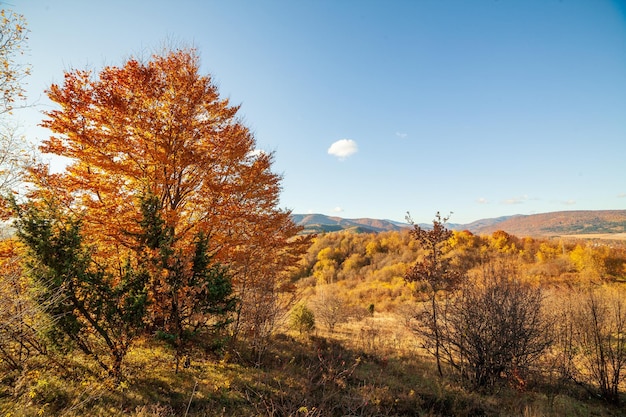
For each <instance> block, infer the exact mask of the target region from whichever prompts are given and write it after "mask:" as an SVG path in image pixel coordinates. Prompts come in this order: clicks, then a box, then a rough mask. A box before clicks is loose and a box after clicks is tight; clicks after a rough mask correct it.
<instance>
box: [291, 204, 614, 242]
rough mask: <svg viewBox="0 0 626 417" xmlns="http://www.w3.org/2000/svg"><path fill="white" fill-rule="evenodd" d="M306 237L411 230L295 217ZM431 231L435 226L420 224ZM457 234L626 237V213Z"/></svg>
mask: <svg viewBox="0 0 626 417" xmlns="http://www.w3.org/2000/svg"><path fill="white" fill-rule="evenodd" d="M292 217H293V220H294V222H295V223H296V224H298V225H301V226H303V227H304V231H303V232H304V233H324V232H334V231H339V230H350V231H353V232H355V233H378V232H385V231H390V230H402V229H406V228H410V227H411V226H410V225H409V224H407V223H401V222H394V221H391V220H380V219H368V218H362V219H344V218H341V217H333V216H325V215H323V214H293V215H292ZM420 226H421V227H425V228H428V227H431V226H432V224H420ZM448 227H449V228H450V229H453V230H469V231H470V232H472V233H474V234H491V233H493V232H495V231H496V230H504V231H505V232H507V233H510V234H512V235H515V236H519V237H523V236H536V237H540V236H565V235H567V236H571V235H616V236H617V235H620V234H621V236H626V210H576V211H557V212H552V213H541V214H530V215H522V214H518V215H514V216H504V217H497V218H492V219H481V220H477V221H475V222H472V223H468V224H457V223H449V224H448Z"/></svg>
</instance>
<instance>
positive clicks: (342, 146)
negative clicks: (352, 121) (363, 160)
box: [328, 139, 359, 160]
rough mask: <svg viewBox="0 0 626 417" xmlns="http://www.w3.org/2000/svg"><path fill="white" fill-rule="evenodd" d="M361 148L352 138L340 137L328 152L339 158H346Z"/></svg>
mask: <svg viewBox="0 0 626 417" xmlns="http://www.w3.org/2000/svg"><path fill="white" fill-rule="evenodd" d="M358 150H359V148H358V146H357V144H356V142H355V141H353V140H352V139H340V140H338V141H337V142H335V143H333V144H332V145H330V148H328V153H329V154H330V155H334V156H336V157H337V158H339V160H344V159H346V158H347V157H349V156H350V155H354V154H355V153H357V151H358Z"/></svg>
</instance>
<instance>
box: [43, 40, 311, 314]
mask: <svg viewBox="0 0 626 417" xmlns="http://www.w3.org/2000/svg"><path fill="white" fill-rule="evenodd" d="M199 66H200V63H199V57H198V56H197V54H196V52H195V51H194V50H192V49H180V50H171V51H165V52H164V53H163V54H161V55H154V56H153V57H152V59H151V60H149V61H148V62H142V61H140V60H138V59H135V58H131V59H129V60H128V61H127V62H126V63H125V64H124V65H123V66H121V67H117V66H109V67H105V68H104V69H102V70H101V71H100V73H99V74H98V76H97V77H95V76H94V74H93V73H91V72H90V71H82V70H74V71H70V72H67V73H65V78H64V82H63V84H62V85H58V84H53V85H52V86H51V87H50V89H49V90H48V92H47V93H48V96H49V97H50V99H51V100H52V101H53V102H55V103H56V104H58V105H59V107H60V108H59V109H55V110H51V111H49V112H46V113H45V114H46V116H47V118H46V119H45V120H44V121H43V123H42V126H44V127H47V128H49V129H50V130H51V131H52V132H53V133H54V135H53V136H52V137H50V138H49V139H47V140H45V141H44V142H43V144H42V146H41V150H42V151H43V152H44V153H51V154H56V155H59V156H63V157H66V158H69V159H70V161H71V162H70V163H69V165H68V166H67V167H66V169H65V172H63V173H61V174H51V173H50V172H49V171H48V169H47V168H46V167H41V166H40V167H38V168H36V169H33V170H32V174H33V182H34V183H35V184H36V186H37V187H36V188H35V191H34V193H33V197H35V196H37V195H38V194H42V193H53V194H54V195H55V196H56V198H57V200H60V201H62V202H63V204H64V205H65V206H66V208H67V209H69V210H71V211H74V212H77V213H80V215H81V220H82V221H81V225H82V234H83V239H84V241H85V243H86V245H88V246H89V247H91V248H92V257H93V259H94V260H95V262H97V263H98V264H99V265H104V266H105V267H106V270H107V272H109V273H116V271H118V272H117V273H118V274H119V273H120V272H119V271H123V269H124V265H125V264H126V263H127V262H129V260H131V262H135V263H137V262H140V261H141V260H142V259H143V260H146V259H148V260H150V261H149V262H148V263H150V262H151V264H152V271H151V282H150V292H151V297H152V299H153V310H154V311H153V312H152V314H153V316H155V317H156V318H155V320H156V321H158V320H157V319H158V318H159V317H160V320H161V321H167V320H169V319H171V318H172V315H174V314H175V313H176V312H178V313H180V311H182V309H183V308H186V307H189V308H191V306H190V304H191V305H193V297H191V296H190V294H193V293H194V288H193V287H194V286H193V285H192V281H193V280H192V279H191V278H190V277H192V276H193V271H192V269H193V260H194V259H195V258H194V257H195V256H196V255H197V254H196V253H195V252H194V251H195V250H196V249H197V248H198V244H199V240H198V239H199V238H200V237H201V239H202V242H203V243H202V245H203V247H204V249H205V251H206V253H207V254H210V255H211V256H210V257H211V262H219V263H221V264H225V265H227V266H228V267H229V270H230V271H231V275H232V280H233V283H234V284H235V286H236V288H241V287H242V286H244V284H245V287H246V288H250V287H251V286H254V285H259V286H262V285H263V284H264V282H266V281H267V280H268V279H269V278H268V276H267V275H268V274H270V272H267V271H266V272H264V273H262V274H252V275H251V271H261V270H263V269H264V268H265V269H267V267H268V266H270V265H271V266H272V271H271V274H273V275H274V276H276V275H280V274H281V273H283V272H284V270H285V269H287V268H288V267H290V266H291V263H295V257H296V255H298V254H300V253H301V252H302V250H303V248H302V246H301V242H300V240H299V239H297V238H294V236H295V235H296V233H297V232H298V228H297V227H295V225H294V224H293V222H292V221H291V218H290V216H289V212H288V211H285V210H281V209H279V208H278V199H279V193H280V189H281V188H280V182H281V177H280V176H279V175H277V174H275V173H273V172H272V171H271V165H272V162H273V155H272V154H267V153H264V152H258V151H257V150H256V142H255V139H254V136H253V135H252V133H251V132H250V130H249V129H248V128H247V127H246V126H245V125H243V124H242V122H241V121H240V120H239V118H238V117H237V112H238V110H239V107H238V106H232V105H230V103H229V101H228V100H227V99H222V98H220V96H219V93H218V91H217V88H216V86H215V85H214V84H213V82H212V80H211V78H210V76H206V75H201V74H200V71H199V70H200V68H199ZM146 201H148V202H149V203H150V207H146V206H145V203H146ZM146 208H148V209H149V210H148V212H151V211H152V214H151V215H150V216H148V217H150V218H151V221H152V226H151V227H153V229H154V230H153V232H154V234H153V235H152V237H153V238H155V239H156V242H158V244H154V245H149V244H146V238H147V234H146V228H145V227H146V224H145V221H146ZM142 222H143V223H142ZM148 226H149V225H148ZM148 229H149V228H148ZM163 245H165V246H163ZM164 247H166V250H165V252H166V253H165V252H164V249H163V248H164ZM259 253H261V254H262V256H256V255H257V254H259ZM253 254H254V256H253ZM184 277H187V278H184ZM174 278H176V279H174ZM173 280H174V281H175V282H173ZM176 280H182V281H180V282H178V281H176ZM259 280H263V281H264V282H258V281H259ZM252 281H254V282H252ZM201 290H202V289H201V288H196V291H195V293H196V294H201Z"/></svg>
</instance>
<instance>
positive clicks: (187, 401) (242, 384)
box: [0, 12, 626, 416]
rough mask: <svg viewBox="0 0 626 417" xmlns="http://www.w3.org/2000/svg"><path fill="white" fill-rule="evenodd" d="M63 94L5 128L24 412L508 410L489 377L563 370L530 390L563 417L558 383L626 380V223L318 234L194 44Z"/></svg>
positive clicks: (16, 371)
mask: <svg viewBox="0 0 626 417" xmlns="http://www.w3.org/2000/svg"><path fill="white" fill-rule="evenodd" d="M3 17H4V19H5V20H4V23H3V25H4V31H3V32H2V33H1V34H0V36H2V39H1V40H2V42H0V48H1V49H0V50H1V51H2V53H0V60H2V61H3V62H4V63H5V65H4V67H5V68H6V69H8V71H7V72H5V73H0V77H4V78H2V80H0V101H2V100H4V101H3V105H4V107H2V109H5V110H0V112H1V113H2V114H1V116H2V123H4V127H7V129H8V128H9V127H10V110H12V109H13V108H14V106H15V105H16V103H17V102H18V101H19V99H20V96H21V94H22V90H21V87H20V80H21V78H22V76H25V75H26V74H27V72H28V69H27V68H24V67H20V66H16V64H15V61H14V58H12V55H11V53H13V52H15V51H17V50H18V49H19V48H18V45H21V44H22V43H23V42H25V40H26V39H25V38H24V35H23V28H24V22H23V19H22V18H21V17H20V16H17V15H13V14H8V13H6V12H3ZM2 89H3V90H2ZM46 94H47V96H48V97H49V98H50V100H51V101H52V102H53V103H54V108H53V109H51V110H47V111H45V112H44V113H43V120H42V122H41V126H43V127H45V128H47V129H48V130H49V132H50V136H49V137H48V138H47V139H44V140H43V141H42V142H41V144H40V146H39V150H38V153H33V154H28V155H27V156H24V154H23V153H20V151H19V146H17V147H16V143H19V142H16V141H15V135H11V134H9V133H7V132H9V130H10V129H8V130H4V132H5V133H3V134H2V147H1V148H0V152H2V153H3V155H1V156H2V157H3V158H2V159H0V164H3V165H2V171H0V174H1V176H2V178H1V180H2V181H0V186H1V187H2V192H3V205H2V213H3V216H4V219H5V220H6V221H7V222H10V224H11V226H12V229H10V232H9V233H6V235H5V236H4V238H3V240H2V241H1V242H0V299H1V300H2V304H1V305H0V318H1V320H0V321H1V323H0V368H1V369H2V373H3V378H2V380H1V381H0V386H1V387H2V390H1V391H0V405H1V406H2V407H3V408H4V407H6V408H7V409H8V408H13V409H15V410H17V411H16V414H12V415H19V416H22V415H24V416H26V415H36V414H39V415H42V413H43V414H46V415H55V414H64V415H84V413H87V412H88V410H98V411H97V413H98V415H129V414H132V413H134V414H132V415H138V416H139V415H155V416H156V415H187V414H188V413H191V414H189V415H285V416H287V415H309V416H314V415H315V416H326V415H329V416H330V415H347V414H351V415H357V412H358V413H360V414H359V415H418V414H419V415H451V414H458V415H498V414H497V409H498V407H497V406H489V405H485V404H482V403H483V402H484V401H483V400H482V399H481V398H477V397H475V396H474V397H473V395H484V396H485V397H483V398H493V397H491V395H492V394H493V392H497V390H498V389H506V390H510V391H507V392H511V393H517V394H519V395H522V393H526V392H534V393H536V396H537V397H539V395H540V394H539V393H541V392H542V390H543V391H546V392H547V391H549V392H550V394H549V395H548V394H546V395H548V396H547V397H546V399H545V400H544V399H536V400H533V401H535V402H534V403H533V402H532V401H531V400H527V401H528V402H529V404H535V405H534V407H537V409H539V408H541V409H542V410H547V411H546V412H547V413H552V414H543V415H560V414H559V413H560V411H562V410H563V409H564V408H559V407H566V406H565V405H561V406H559V405H558V404H557V401H556V398H557V397H558V398H561V399H563V401H569V402H570V403H568V405H567V407H575V406H577V405H578V404H581V403H584V401H585V398H588V397H589V396H590V395H592V396H593V398H594V399H597V401H598V404H601V405H600V406H598V405H597V404H594V405H593V406H594V407H609V408H607V409H608V410H613V408H610V407H616V404H620V403H621V402H622V401H623V400H624V397H623V392H624V389H625V388H626V387H625V384H626V382H625V381H624V376H623V373H624V372H626V305H625V303H626V293H625V290H624V282H626V247H625V246H624V245H623V244H619V243H617V242H608V243H607V242H604V243H602V244H598V243H596V242H591V241H588V242H585V241H582V240H575V239H560V240H559V239H538V238H533V237H525V236H519V237H518V236H513V235H509V234H507V233H505V232H502V231H499V232H496V233H493V234H490V235H484V236H481V235H474V234H472V233H470V232H468V231H451V230H449V229H448V228H447V227H446V222H447V220H448V219H447V218H445V217H442V216H441V215H440V214H439V213H437V214H436V215H435V218H434V220H433V225H432V228H422V227H420V226H419V225H416V224H415V225H413V227H412V228H411V229H410V230H405V231H397V232H385V233H378V234H359V233H351V232H347V231H341V232H333V233H323V234H319V235H305V234H301V233H300V232H301V228H300V227H298V226H297V225H296V224H295V223H294V222H293V220H292V217H291V212H290V211H289V210H287V209H281V208H280V207H279V206H278V205H279V197H280V192H281V180H282V178H281V176H280V175H278V174H277V173H275V172H273V171H272V163H273V155H272V154H271V153H266V152H263V151H260V150H258V149H257V148H256V142H255V138H254V135H253V134H252V132H251V131H250V129H249V128H248V127H247V126H246V125H245V124H244V123H243V122H242V116H241V112H240V110H241V109H240V107H239V106H237V105H233V104H231V103H230V102H229V100H228V99H225V98H223V97H222V96H221V95H220V93H219V92H218V89H217V87H216V85H215V83H214V82H213V80H212V78H211V76H209V75H204V74H202V73H201V71H200V57H199V56H198V53H197V51H196V50H194V49H186V48H180V49H177V48H173V49H166V50H164V51H162V52H161V53H158V54H155V55H153V56H152V57H150V58H149V59H139V58H130V59H128V60H127V61H126V62H124V63H123V64H122V65H121V66H107V67H104V68H102V69H101V70H99V71H88V70H81V69H73V70H69V71H67V72H66V73H65V74H64V77H63V81H62V83H58V84H52V85H51V86H50V87H49V88H48V89H47V91H46ZM3 97H4V98H3ZM16 155H22V156H20V157H19V158H18V157H17V156H16ZM42 155H43V156H46V157H49V156H51V155H53V156H56V157H63V158H65V160H67V161H68V163H67V165H66V166H65V168H64V170H62V171H61V172H53V170H51V169H50V167H49V165H48V164H46V163H43V162H42V161H43V160H44V158H43V157H42ZM6 161H10V162H6ZM16 161H19V164H18V163H17V162H16ZM18 167H19V169H18ZM18 173H19V175H18ZM425 364H426V365H425ZM428 367H430V368H428ZM149 369H151V370H149ZM425 369H430V370H429V371H428V372H430V373H428V372H427V371H426V370H425ZM418 374H419V375H429V377H428V378H432V379H431V381H439V382H436V383H427V382H425V379H420V378H422V377H420V378H417V377H416V375H418ZM190 381H193V382H194V384H192V385H191V387H193V391H191V387H190V386H189V385H188V384H189V383H190ZM441 381H448V382H441ZM185 384H187V385H185ZM437 384H440V385H437ZM449 384H452V385H454V386H458V387H459V388H458V389H456V388H455V389H450V390H449V389H447V388H446V389H431V388H432V387H433V386H434V385H437V386H438V387H440V388H441V387H444V386H448V385H449ZM81 386H82V387H87V388H86V389H82V391H81V388H80V387H81ZM179 388H180V389H181V390H182V392H181V391H177V389H179ZM88 391H93V392H98V393H99V394H98V395H97V396H96V395H92V396H90V394H89V393H88ZM474 391H476V392H478V393H480V394H471V393H473V392H474ZM550 395H551V396H550ZM529 398H530V397H529ZM542 398H543V397H542ZM571 404H574V405H571ZM146 407H148V408H146ZM464 407H465V408H464ZM480 407H486V408H481V409H480V410H482V414H472V413H478V411H479V408H480ZM506 407H510V408H508V409H507V410H508V411H507V412H511V413H513V414H515V413H522V412H523V411H524V410H523V409H519V406H518V405H516V404H514V403H507V404H506ZM516 407H518V408H516ZM568 409H569V408H568ZM20 410H23V411H20ZM190 410H191V411H190ZM215 410H220V411H215ZM471 410H473V411H471ZM526 410H528V408H526ZM602 410H605V408H602ZM81 413H82V414H81ZM176 413H178V414H176ZM194 413H195V414H194ZM220 413H221V414H220ZM94 415H95V414H94ZM520 415H521V414H520ZM524 415H529V414H528V413H526V414H524ZM537 415H539V414H537Z"/></svg>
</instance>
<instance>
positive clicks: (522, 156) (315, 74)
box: [3, 0, 626, 223]
mask: <svg viewBox="0 0 626 417" xmlns="http://www.w3.org/2000/svg"><path fill="white" fill-rule="evenodd" d="M3 3H5V7H7V8H12V9H13V10H15V11H17V12H18V13H21V14H23V15H24V16H25V17H26V19H27V21H28V27H29V29H30V30H31V33H30V40H29V49H30V51H29V53H28V56H27V57H26V59H27V60H28V61H29V62H30V63H31V64H32V66H33V75H32V76H31V77H30V79H29V80H28V86H27V87H28V91H29V99H30V100H31V102H37V103H38V106H36V107H35V108H33V109H30V110H28V111H22V112H20V113H19V114H17V116H18V117H20V118H21V119H22V125H23V126H24V131H25V134H26V135H27V136H28V138H29V139H30V140H32V141H35V142H36V141H37V140H40V139H42V138H44V137H46V136H47V132H46V131H45V130H42V129H37V128H34V127H32V126H33V125H34V124H36V123H37V122H38V121H39V120H40V119H41V115H40V114H39V111H41V110H43V109H46V108H49V104H48V103H47V102H46V98H45V96H44V95H43V90H45V89H46V88H47V87H49V85H50V84H51V83H52V82H61V81H62V77H63V71H64V70H69V69H73V68H80V69H84V68H91V69H95V70H97V69H99V68H101V67H102V66H103V65H122V64H123V63H124V60H125V59H126V58H128V57H129V56H131V55H142V56H148V55H150V54H151V53H152V52H154V51H155V50H157V49H159V48H160V47H161V46H162V45H163V44H168V43H169V44H172V43H174V44H176V43H177V42H178V43H179V44H183V45H187V46H194V47H196V48H197V49H198V52H199V54H200V56H201V60H202V65H203V71H204V72H205V73H208V74H211V75H212V76H213V78H214V80H215V82H216V84H217V85H218V86H219V89H220V92H221V94H222V96H225V97H230V99H231V100H232V102H233V103H239V104H241V106H242V107H241V115H242V116H243V118H244V120H245V123H246V124H247V125H248V126H249V127H250V128H251V129H252V130H253V132H254V133H255V136H256V139H257V142H258V146H259V148H261V149H264V150H266V151H273V152H275V165H274V168H275V171H277V172H279V173H281V174H282V175H283V176H284V179H283V193H282V196H281V207H285V208H289V209H292V210H293V211H294V213H309V212H310V213H323V214H328V215H337V216H340V217H345V218H358V217H372V218H384V219H392V220H400V221H401V220H404V215H405V213H406V212H407V211H410V212H411V214H412V216H413V218H414V219H415V220H416V221H419V222H429V221H430V220H432V218H433V217H434V214H435V213H436V212H437V211H441V212H442V213H444V214H447V213H449V212H453V213H454V214H453V215H452V218H451V221H452V222H454V223H467V222H471V221H474V220H478V219H481V218H488V217H497V216H503V215H511V214H533V213H543V212H550V211H560V210H601V209H625V208H626V2H624V1H608V0H584V1H577V0H541V1H533V0H527V1H517V0H476V1H463V0H459V1H452V0H407V1H401V0H395V1H394V0H389V1H383V0H377V1H373V0H372V1H369V0H332V1H331V0H299V1H292V0H282V1H272V0H259V1H256V0H254V1H253V0H248V1H242V0H228V1H227V0H220V1H211V0H209V1H206V0H205V1H203V0H177V1H172V0H169V1H160V0H150V1H142V0H136V1H127V0H110V1H106V2H97V1H78V0H75V1H66V0H50V1H49V0H12V1H9V2H3ZM6 3H9V4H10V5H11V6H8V5H6Z"/></svg>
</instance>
